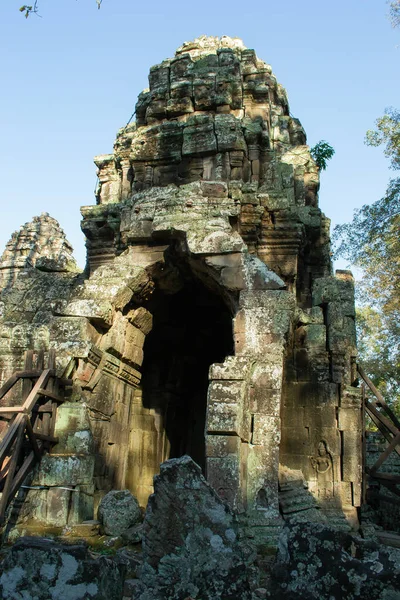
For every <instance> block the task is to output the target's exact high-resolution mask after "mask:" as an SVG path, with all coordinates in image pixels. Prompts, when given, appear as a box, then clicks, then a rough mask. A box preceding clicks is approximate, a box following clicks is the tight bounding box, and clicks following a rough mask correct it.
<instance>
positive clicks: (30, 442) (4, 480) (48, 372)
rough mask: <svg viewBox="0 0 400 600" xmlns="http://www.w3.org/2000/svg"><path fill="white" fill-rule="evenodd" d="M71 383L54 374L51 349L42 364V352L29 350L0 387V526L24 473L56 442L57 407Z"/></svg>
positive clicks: (54, 356) (53, 358) (54, 366)
mask: <svg viewBox="0 0 400 600" xmlns="http://www.w3.org/2000/svg"><path fill="white" fill-rule="evenodd" d="M71 384H72V381H71V380H65V379H61V378H59V377H57V374H56V355H55V351H54V350H50V351H49V353H48V364H47V366H46V367H45V366H44V353H43V351H40V352H38V353H37V354H36V356H34V352H33V350H28V351H27V352H26V354H25V366H24V370H23V371H17V372H16V373H14V374H13V375H12V377H10V378H9V379H8V380H7V381H6V382H5V383H4V385H3V386H2V387H1V388H0V405H1V406H0V421H1V420H5V421H6V422H7V426H6V427H5V428H4V429H3V431H2V432H1V433H0V491H1V498H0V525H3V524H4V521H5V515H6V510H7V507H8V506H9V504H10V502H11V500H12V499H13V498H14V496H15V494H16V493H17V492H18V490H19V488H20V487H21V485H22V483H23V481H24V479H25V478H26V476H27V475H28V473H29V472H30V471H31V470H32V468H33V466H34V465H35V464H36V463H37V462H38V461H40V459H41V457H42V455H43V453H44V452H49V451H50V449H51V447H52V446H53V445H54V444H56V443H57V441H58V440H57V438H55V437H54V428H55V422H56V414H57V407H58V405H59V404H61V403H62V402H64V401H65V399H64V393H65V387H66V386H68V385H71ZM18 387H19V390H18V389H17V388H18ZM11 390H13V391H14V392H16V391H17V394H15V393H14V394H13V404H14V402H15V398H16V396H17V398H18V399H20V404H19V405H17V406H16V405H12V406H11V405H9V404H7V399H6V395H7V394H8V393H9V392H10V391H11Z"/></svg>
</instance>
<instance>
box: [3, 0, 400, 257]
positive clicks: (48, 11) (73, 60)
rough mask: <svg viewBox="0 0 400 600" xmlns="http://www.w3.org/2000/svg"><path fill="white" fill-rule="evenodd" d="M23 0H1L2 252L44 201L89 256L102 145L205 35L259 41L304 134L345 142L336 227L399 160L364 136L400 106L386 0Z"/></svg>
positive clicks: (381, 186) (107, 146) (397, 60)
mask: <svg viewBox="0 0 400 600" xmlns="http://www.w3.org/2000/svg"><path fill="white" fill-rule="evenodd" d="M20 4H21V0H3V2H2V10H1V13H0V74H1V89H2V93H1V94H0V135H1V138H0V139H1V142H2V143H1V149H0V155H1V156H0V160H1V165H2V178H1V179H2V181H1V187H0V190H1V191H0V193H1V227H0V254H1V252H2V249H3V248H4V245H5V243H6V242H7V240H8V239H9V237H10V235H11V233H12V232H13V231H14V230H15V229H17V228H18V227H19V226H20V225H22V224H23V223H25V222H26V221H28V220H30V219H31V218H32V217H33V216H34V215H37V214H40V213H41V212H44V211H47V212H49V213H50V214H51V215H52V216H53V217H55V218H56V219H58V220H59V222H60V224H61V225H62V227H63V228H64V230H65V232H66V233H67V237H68V239H69V240H70V242H71V243H72V245H73V246H74V248H75V254H76V257H77V259H78V262H79V263H80V265H81V266H83V265H84V261H85V258H84V257H85V251H84V238H83V234H82V233H81V232H80V228H79V221H80V213H79V207H80V206H81V205H88V204H93V203H94V196H93V190H94V187H95V182H96V168H95V166H94V164H93V162H92V159H93V156H95V155H96V154H103V153H107V152H111V151H112V145H113V141H114V138H115V134H116V132H117V130H118V129H119V128H120V127H121V126H123V125H125V124H126V122H127V121H128V119H129V117H130V115H131V114H132V112H133V110H134V106H135V102H136V98H137V95H138V93H139V92H140V91H141V90H142V89H143V88H145V87H147V75H148V71H149V68H150V67H151V66H152V65H153V64H156V63H158V62H161V61H162V60H163V59H165V58H168V57H171V56H173V54H174V51H175V49H176V48H177V47H178V46H180V45H181V44H182V42H183V41H186V40H191V39H193V38H195V37H197V36H199V35H202V34H206V35H230V36H238V37H241V38H242V39H243V41H244V43H245V44H246V45H247V46H248V47H249V48H254V49H255V50H256V52H257V54H258V56H259V57H260V58H262V59H263V60H265V61H266V62H268V63H269V64H271V65H272V68H273V71H274V73H275V75H276V76H277V78H278V81H279V82H280V83H282V84H283V85H284V86H285V87H286V89H287V91H288V95H289V102H290V109H291V113H292V114H293V115H294V116H296V117H298V118H299V119H300V120H301V122H302V124H303V126H304V127H305V129H306V132H307V136H308V143H309V144H310V145H314V144H315V143H316V142H318V141H319V140H321V139H325V140H327V141H328V142H329V143H330V144H331V145H332V146H333V147H334V148H335V150H336V154H335V157H334V158H333V160H332V161H331V162H330V164H329V167H328V170H327V171H326V172H324V173H322V185H321V192H320V206H321V208H322V210H323V211H324V212H325V214H326V215H327V216H328V217H330V218H331V219H332V224H333V225H334V224H336V223H342V222H345V221H349V220H350V219H351V216H352V212H353V210H354V208H357V207H360V206H361V205H363V204H366V203H371V202H373V201H375V200H377V199H379V198H380V197H382V195H383V194H384V191H385V189H386V185H387V182H388V180H389V178H390V176H391V175H392V173H391V171H390V170H389V163H388V161H387V160H386V159H385V158H384V156H383V152H382V149H379V148H378V149H375V148H369V147H367V146H365V145H364V136H365V132H366V130H367V129H369V128H372V127H373V125H374V120H375V119H376V118H377V117H379V116H380V115H381V114H382V113H383V111H384V108H385V107H386V106H397V107H399V106H400V102H399V98H400V94H399V92H400V77H399V64H400V30H393V29H392V28H391V26H390V23H389V21H388V19H387V13H388V5H387V4H386V2H385V0H374V1H373V0H347V1H342V0H336V1H335V2H324V1H321V0H319V1H314V0H310V1H308V0H303V1H302V2H300V1H299V0H297V1H295V0H286V2H282V3H280V4H279V3H278V2H276V0H274V2H271V1H270V0H262V1H260V0H252V2H248V3H246V2H237V1H236V0H232V2H230V3H227V2H224V1H223V0H222V1H220V2H215V1H213V2H211V1H210V0H202V1H201V2H197V3H196V2H187V1H186V2H179V1H177V0H169V2H161V1H160V0H153V1H152V2H151V3H147V4H144V3H140V2H138V1H129V0H103V4H102V7H101V10H97V8H96V3H95V0H39V8H40V14H41V15H42V18H37V17H35V16H34V15H33V16H31V17H30V18H29V19H24V18H23V16H22V15H21V14H20V13H19V12H18V7H19V5H20Z"/></svg>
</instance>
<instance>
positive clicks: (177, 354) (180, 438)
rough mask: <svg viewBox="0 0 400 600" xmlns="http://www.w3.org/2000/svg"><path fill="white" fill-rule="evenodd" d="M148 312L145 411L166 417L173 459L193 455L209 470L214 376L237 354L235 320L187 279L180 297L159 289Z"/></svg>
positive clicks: (195, 282)
mask: <svg viewBox="0 0 400 600" xmlns="http://www.w3.org/2000/svg"><path fill="white" fill-rule="evenodd" d="M146 308H147V309H148V310H149V311H150V312H151V313H152V314H153V329H152V331H151V332H150V333H149V335H148V336H147V338H146V342H145V345H144V363H143V377H142V384H143V406H144V407H145V408H152V409H157V410H158V411H159V412H160V413H161V414H162V416H163V423H164V429H165V433H166V436H167V439H168V445H169V449H168V450H167V456H164V457H163V459H164V460H165V459H167V458H178V457H179V456H183V455H184V454H189V455H190V456H191V457H192V458H193V460H194V461H195V462H197V464H199V465H200V466H201V468H202V469H203V470H204V467H205V421H206V409H207V389H208V371H209V367H210V365H211V364H212V363H215V362H217V363H218V362H223V360H224V359H225V357H226V356H227V355H232V354H233V353H234V350H233V348H234V345H233V334H232V315H231V314H230V312H229V310H228V309H227V307H226V305H225V303H224V302H223V300H222V299H221V298H220V297H219V296H218V295H217V294H215V293H213V292H211V291H210V290H208V289H207V288H206V287H205V286H204V285H203V284H202V283H201V282H200V281H199V280H198V279H194V278H190V279H189V280H188V279H187V278H186V277H185V282H184V284H183V287H182V288H181V289H180V290H179V291H177V292H176V293H174V294H171V293H170V292H169V293H167V292H165V291H163V290H162V289H159V288H156V290H155V292H154V293H153V295H152V297H151V299H150V300H149V303H148V305H147V306H146Z"/></svg>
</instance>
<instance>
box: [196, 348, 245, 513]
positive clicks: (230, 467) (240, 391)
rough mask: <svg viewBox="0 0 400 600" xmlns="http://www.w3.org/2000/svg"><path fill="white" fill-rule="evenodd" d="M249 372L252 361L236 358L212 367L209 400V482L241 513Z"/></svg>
mask: <svg viewBox="0 0 400 600" xmlns="http://www.w3.org/2000/svg"><path fill="white" fill-rule="evenodd" d="M250 370H251V361H248V360H247V358H242V357H241V358H239V357H235V356H230V357H228V358H227V359H226V360H225V362H224V363H223V364H219V365H218V364H215V365H212V366H211V368H210V385H209V388H208V399H207V417H206V432H207V440H206V442H207V443H206V465H207V479H208V481H209V482H210V484H211V485H212V486H213V487H214V489H215V490H216V491H217V493H218V494H219V496H220V497H221V498H222V499H223V500H225V501H226V502H227V503H228V504H229V505H230V506H231V507H232V508H234V509H235V510H238V511H239V512H240V511H242V510H243V508H244V503H245V500H246V498H245V495H246V493H245V483H246V475H245V474H246V469H247V452H248V443H249V442H250V435H251V417H250V412H249V383H248V381H249V373H250Z"/></svg>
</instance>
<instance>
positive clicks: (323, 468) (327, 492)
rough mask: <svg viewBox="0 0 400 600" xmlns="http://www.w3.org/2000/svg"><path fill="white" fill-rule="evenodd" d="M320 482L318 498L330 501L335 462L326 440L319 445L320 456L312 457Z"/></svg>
mask: <svg viewBox="0 0 400 600" xmlns="http://www.w3.org/2000/svg"><path fill="white" fill-rule="evenodd" d="M310 460H311V464H312V466H313V468H314V469H315V471H316V476H317V481H318V497H319V498H320V499H321V500H328V499H330V498H332V497H333V460H332V455H331V453H330V452H329V450H328V445H327V443H326V442H325V441H324V440H321V441H320V442H319V444H318V454H317V455H316V456H311V457H310Z"/></svg>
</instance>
